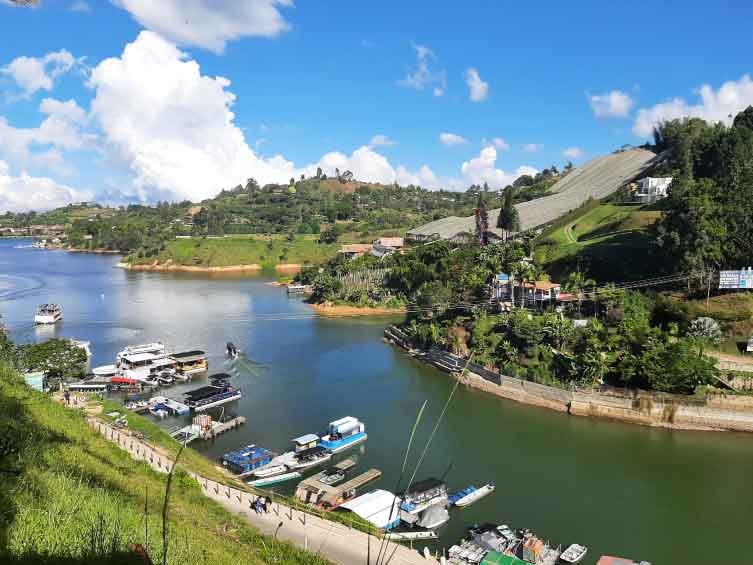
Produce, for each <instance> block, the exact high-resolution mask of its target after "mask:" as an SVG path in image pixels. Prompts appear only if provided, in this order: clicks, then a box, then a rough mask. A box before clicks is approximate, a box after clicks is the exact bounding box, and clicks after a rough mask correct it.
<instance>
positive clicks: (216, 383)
mask: <svg viewBox="0 0 753 565" xmlns="http://www.w3.org/2000/svg"><path fill="white" fill-rule="evenodd" d="M209 380H210V384H209V385H207V386H202V387H199V388H196V389H194V390H190V391H188V392H186V393H185V394H184V396H185V397H186V404H187V405H188V406H189V407H190V408H191V409H192V410H194V411H196V412H201V411H202V410H207V409H209V408H213V407H215V406H220V405H222V404H225V403H227V402H232V401H234V400H239V399H240V398H241V397H242V396H243V394H242V393H241V391H240V389H238V388H236V387H234V386H233V385H231V384H230V382H229V380H230V375H228V374H227V373H218V374H216V375H211V376H210V377H209Z"/></svg>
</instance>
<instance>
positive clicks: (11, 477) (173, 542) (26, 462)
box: [0, 367, 326, 565]
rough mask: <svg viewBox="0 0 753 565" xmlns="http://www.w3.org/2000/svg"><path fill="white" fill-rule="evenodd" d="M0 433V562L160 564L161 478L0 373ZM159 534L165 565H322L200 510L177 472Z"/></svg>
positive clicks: (197, 496)
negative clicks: (139, 551) (138, 550)
mask: <svg viewBox="0 0 753 565" xmlns="http://www.w3.org/2000/svg"><path fill="white" fill-rule="evenodd" d="M0 429H2V430H3V432H2V435H1V436H0V469H1V470H2V472H0V562H2V563H66V564H84V563H106V564H112V563H141V564H143V561H142V560H141V559H138V558H136V556H135V555H133V553H131V552H130V551H129V545H130V544H141V545H143V546H144V547H145V548H146V550H147V552H148V554H149V556H150V557H151V558H152V560H153V562H154V563H161V562H162V560H161V552H162V525H161V512H162V503H163V496H164V492H165V485H166V477H165V476H164V475H161V474H158V473H157V472H155V471H152V470H151V469H149V468H147V466H146V464H145V463H139V462H136V461H134V460H133V459H131V458H130V457H129V456H128V455H126V453H125V452H123V451H121V450H120V449H119V448H118V447H117V446H116V445H114V444H112V443H110V442H108V441H106V440H105V439H104V438H102V437H101V436H100V435H99V434H98V433H96V432H95V431H94V430H92V429H91V428H90V427H89V426H88V425H87V424H86V421H85V419H84V416H83V414H82V413H80V412H77V411H73V410H69V409H66V408H64V407H62V406H61V405H59V404H57V403H55V402H54V401H53V400H52V399H51V398H49V397H48V396H47V395H45V394H42V393H38V392H35V391H32V390H30V389H28V388H27V387H26V386H25V385H24V384H23V383H22V382H21V381H20V378H19V377H18V375H17V374H15V373H13V372H12V371H10V370H8V369H6V368H4V367H3V368H0ZM147 431H148V432H150V433H153V430H151V429H149V430H147ZM151 439H152V440H154V437H152V438H151ZM197 455H198V454H197ZM189 460H190V456H189V457H187V459H186V461H189ZM145 509H146V510H145ZM168 524H169V529H168V531H169V537H168V545H167V547H168V560H167V562H168V563H171V564H176V565H177V564H183V563H207V564H211V565H220V564H228V565H230V564H236V563H251V564H257V563H290V564H293V563H304V564H305V563H312V564H313V563H326V561H325V560H323V559H321V558H319V557H316V556H314V555H312V554H309V553H306V552H303V551H301V550H298V549H296V548H294V547H292V546H290V545H289V544H286V543H281V542H278V541H275V540H273V539H270V538H268V537H265V536H262V535H261V534H259V533H258V532H257V531H256V530H254V529H253V528H251V527H250V526H248V524H246V523H245V522H244V521H243V520H242V519H240V518H238V517H235V516H233V515H231V514H230V513H228V512H227V511H225V510H224V509H223V508H222V507H221V506H219V505H217V504H215V503H212V502H210V501H209V500H208V499H207V498H206V497H204V496H203V495H202V494H201V491H200V488H199V486H198V485H197V484H196V483H195V481H193V480H192V479H190V478H189V477H188V475H186V474H185V473H184V472H183V471H180V470H178V471H177V472H176V474H175V477H174V480H173V486H172V490H171V493H170V505H169V521H168Z"/></svg>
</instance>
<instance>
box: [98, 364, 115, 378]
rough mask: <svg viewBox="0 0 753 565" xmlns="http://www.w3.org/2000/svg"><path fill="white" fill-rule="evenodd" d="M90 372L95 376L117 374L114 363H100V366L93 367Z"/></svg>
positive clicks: (105, 376) (109, 376) (107, 376)
mask: <svg viewBox="0 0 753 565" xmlns="http://www.w3.org/2000/svg"><path fill="white" fill-rule="evenodd" d="M92 373H94V374H95V375H96V376H97V377H102V378H112V377H115V376H117V374H118V368H117V367H116V366H115V365H102V366H100V367H94V368H93V369H92Z"/></svg>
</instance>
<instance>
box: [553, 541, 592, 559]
mask: <svg viewBox="0 0 753 565" xmlns="http://www.w3.org/2000/svg"><path fill="white" fill-rule="evenodd" d="M587 552H588V548H587V547H586V546H585V545H579V544H577V543H574V544H572V545H571V546H570V547H568V548H567V549H566V550H565V551H563V552H562V555H560V561H562V562H563V563H580V562H581V560H582V559H583V558H584V557H585V556H586V553H587Z"/></svg>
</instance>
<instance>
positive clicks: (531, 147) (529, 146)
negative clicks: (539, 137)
mask: <svg viewBox="0 0 753 565" xmlns="http://www.w3.org/2000/svg"><path fill="white" fill-rule="evenodd" d="M543 148H544V144H543V143H526V144H525V145H524V146H523V151H527V152H528V153H535V152H536V151H541V150H542V149H543Z"/></svg>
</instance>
